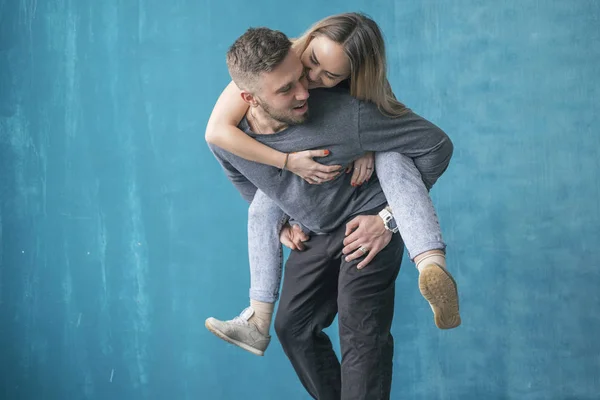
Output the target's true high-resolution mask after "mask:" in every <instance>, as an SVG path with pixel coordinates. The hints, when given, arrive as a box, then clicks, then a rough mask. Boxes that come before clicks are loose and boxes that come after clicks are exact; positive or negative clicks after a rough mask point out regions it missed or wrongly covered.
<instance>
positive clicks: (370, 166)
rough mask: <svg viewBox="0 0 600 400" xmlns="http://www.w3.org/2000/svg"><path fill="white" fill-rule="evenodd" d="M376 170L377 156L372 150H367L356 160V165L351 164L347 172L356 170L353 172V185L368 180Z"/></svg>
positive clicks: (358, 184)
mask: <svg viewBox="0 0 600 400" xmlns="http://www.w3.org/2000/svg"><path fill="white" fill-rule="evenodd" d="M374 170H375V156H374V155H373V153H372V152H367V153H365V154H364V155H362V156H360V158H358V159H357V160H355V161H354V165H353V164H350V165H349V166H348V168H346V173H349V172H350V171H354V173H353V174H352V181H351V182H350V183H351V185H352V186H360V185H362V184H363V183H365V181H368V180H369V179H370V178H371V175H373V171H374Z"/></svg>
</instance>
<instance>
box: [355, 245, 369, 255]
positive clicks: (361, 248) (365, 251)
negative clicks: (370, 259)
mask: <svg viewBox="0 0 600 400" xmlns="http://www.w3.org/2000/svg"><path fill="white" fill-rule="evenodd" d="M358 249H359V250H360V251H362V252H363V254H367V252H368V251H369V250H367V249H365V248H364V247H363V246H360V247H359V248H358Z"/></svg>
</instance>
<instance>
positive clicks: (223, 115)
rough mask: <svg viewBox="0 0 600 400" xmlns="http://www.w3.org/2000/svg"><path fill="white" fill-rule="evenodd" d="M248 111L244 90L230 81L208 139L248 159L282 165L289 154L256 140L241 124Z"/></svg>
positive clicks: (212, 119)
mask: <svg viewBox="0 0 600 400" xmlns="http://www.w3.org/2000/svg"><path fill="white" fill-rule="evenodd" d="M247 111H248V104H247V103H246V102H245V101H244V100H242V98H241V96H240V90H239V89H238V87H237V86H236V85H235V83H233V82H231V83H229V85H227V87H226V88H225V89H224V90H223V92H222V93H221V95H220V96H219V99H218V100H217V103H216V104H215V107H214V108H213V111H212V113H211V115H210V118H209V119H208V124H207V126H206V135H205V137H206V141H207V142H208V143H211V144H214V145H215V146H218V147H221V148H222V149H225V150H227V151H228V152H230V153H233V154H235V155H236V156H238V157H242V158H244V159H246V160H249V161H255V162H259V163H261V164H267V165H271V166H273V167H277V168H282V167H283V164H284V162H285V157H286V154H285V153H282V152H280V151H277V150H275V149H273V148H271V147H269V146H266V145H264V144H262V143H260V142H258V141H257V140H254V139H252V138H251V137H250V136H248V135H246V134H245V133H244V132H242V131H241V130H240V129H239V128H238V127H237V125H238V124H239V123H240V121H241V120H242V118H244V115H245V114H246V112H247ZM288 162H289V160H288Z"/></svg>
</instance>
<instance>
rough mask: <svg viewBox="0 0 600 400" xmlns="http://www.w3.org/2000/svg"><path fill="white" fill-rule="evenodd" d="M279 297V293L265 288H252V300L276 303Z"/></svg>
mask: <svg viewBox="0 0 600 400" xmlns="http://www.w3.org/2000/svg"><path fill="white" fill-rule="evenodd" d="M277 299H279V293H278V292H276V293H270V292H267V291H264V290H253V289H250V300H254V301H262V302H263V303H275V302H276V301H277Z"/></svg>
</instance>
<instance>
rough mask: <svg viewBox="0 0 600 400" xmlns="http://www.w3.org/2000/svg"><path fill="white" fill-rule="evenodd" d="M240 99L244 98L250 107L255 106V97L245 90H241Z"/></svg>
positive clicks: (256, 103)
mask: <svg viewBox="0 0 600 400" xmlns="http://www.w3.org/2000/svg"><path fill="white" fill-rule="evenodd" d="M241 96H242V100H244V101H245V102H246V103H247V104H248V105H249V106H250V107H256V106H257V105H258V102H257V101H256V97H255V96H254V95H253V94H252V93H250V92H247V91H245V90H242V91H241Z"/></svg>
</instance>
